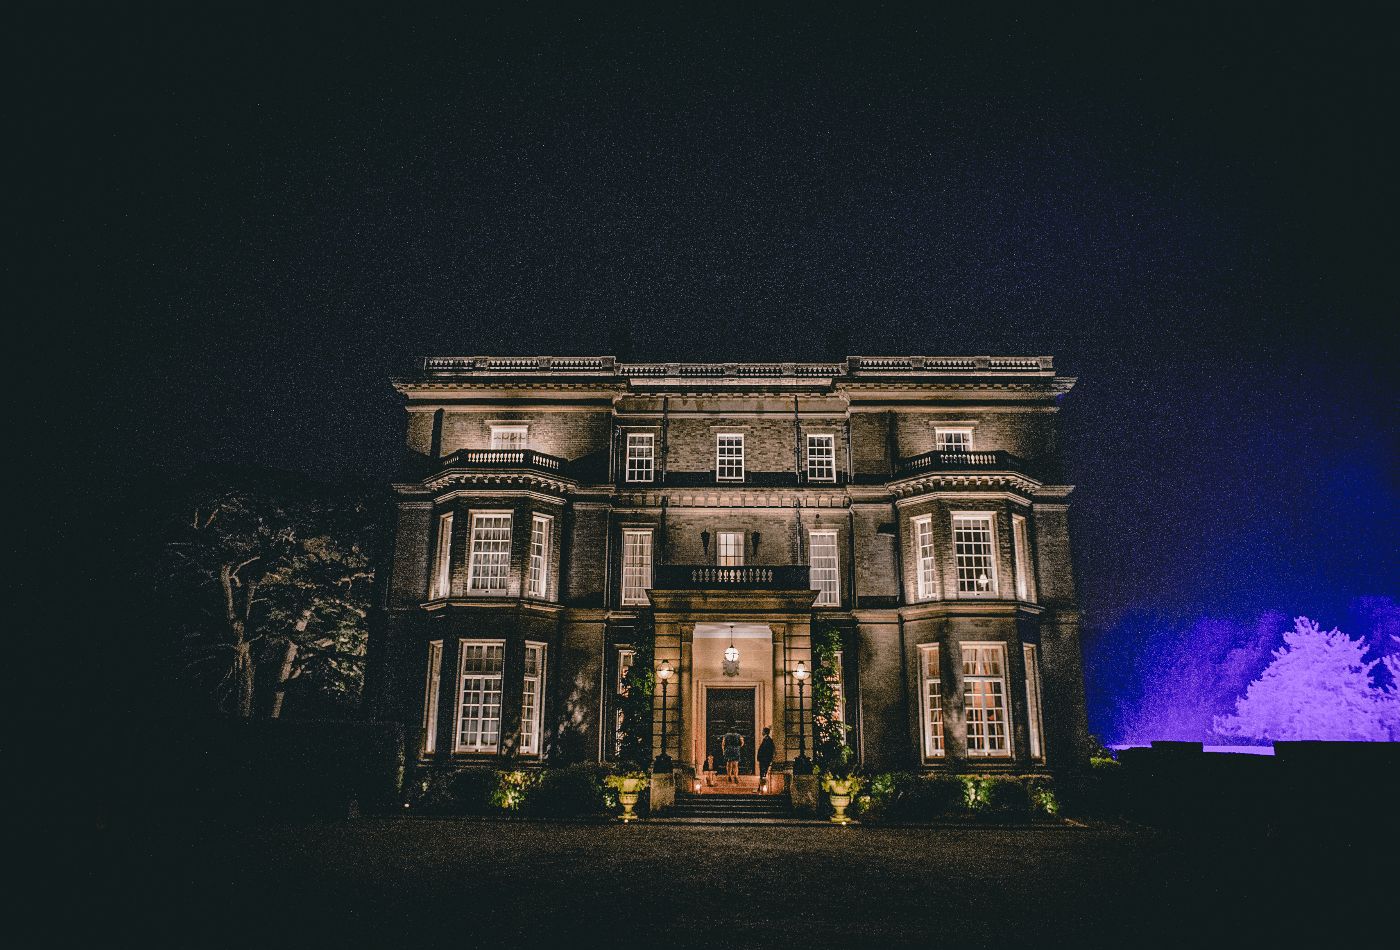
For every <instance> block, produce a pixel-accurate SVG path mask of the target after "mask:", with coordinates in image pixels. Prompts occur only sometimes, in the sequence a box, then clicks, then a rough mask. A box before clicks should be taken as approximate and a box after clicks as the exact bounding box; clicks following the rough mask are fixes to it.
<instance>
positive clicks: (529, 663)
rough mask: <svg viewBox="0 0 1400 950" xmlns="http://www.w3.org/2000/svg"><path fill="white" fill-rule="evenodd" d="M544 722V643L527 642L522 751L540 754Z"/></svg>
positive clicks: (522, 711) (521, 714) (521, 727)
mask: <svg viewBox="0 0 1400 950" xmlns="http://www.w3.org/2000/svg"><path fill="white" fill-rule="evenodd" d="M543 724H544V644H543V643H528V642H527V643H526V644H525V684H524V691H523V692H522V693H521V700H520V751H521V752H522V753H523V754H525V755H539V754H540V736H541V733H542V732H543Z"/></svg>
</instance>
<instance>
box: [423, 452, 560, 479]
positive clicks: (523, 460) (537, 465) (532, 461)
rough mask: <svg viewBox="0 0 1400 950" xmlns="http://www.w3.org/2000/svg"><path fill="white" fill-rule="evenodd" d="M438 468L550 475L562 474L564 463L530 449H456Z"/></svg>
mask: <svg viewBox="0 0 1400 950" xmlns="http://www.w3.org/2000/svg"><path fill="white" fill-rule="evenodd" d="M439 467H440V468H443V469H447V468H488V469H496V468H533V469H536V470H538V471H542V472H549V473H551V474H555V475H558V474H563V473H564V470H565V462H564V460H563V459H561V458H558V457H557V456H554V455H545V454H544V453H543V452H535V451H533V450H531V449H458V450H457V451H456V452H453V453H452V454H451V455H448V456H445V457H444V458H443V459H442V462H441V463H440V466H439Z"/></svg>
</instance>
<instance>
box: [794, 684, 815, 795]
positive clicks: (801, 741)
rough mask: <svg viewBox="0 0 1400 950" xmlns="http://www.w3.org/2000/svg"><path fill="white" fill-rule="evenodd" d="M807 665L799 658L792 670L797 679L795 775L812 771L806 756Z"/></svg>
mask: <svg viewBox="0 0 1400 950" xmlns="http://www.w3.org/2000/svg"><path fill="white" fill-rule="evenodd" d="M808 675H809V674H808V673H807V665H806V664H805V663H803V662H802V661H801V660H798V661H797V669H795V670H793V671H792V676H793V679H795V680H797V758H796V759H794V760H793V763H792V771H793V774H795V775H810V774H811V773H812V760H811V759H809V758H807V703H806V699H807V696H806V692H807V676H808Z"/></svg>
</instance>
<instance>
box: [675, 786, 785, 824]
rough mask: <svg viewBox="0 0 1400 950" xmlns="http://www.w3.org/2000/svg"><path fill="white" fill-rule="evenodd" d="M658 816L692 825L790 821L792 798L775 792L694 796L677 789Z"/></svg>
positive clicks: (691, 793)
mask: <svg viewBox="0 0 1400 950" xmlns="http://www.w3.org/2000/svg"><path fill="white" fill-rule="evenodd" d="M659 817H661V818H665V819H669V820H672V821H686V822H694V823H695V824H728V825H749V824H753V825H767V824H776V823H787V822H790V821H792V820H793V815H792V800H791V799H790V798H789V797H788V795H787V794H786V793H780V794H777V795H736V794H732V793H726V794H719V795H703V794H702V795H696V794H694V793H693V792H679V793H677V795H676V803H675V805H673V806H672V807H670V808H668V809H667V810H666V811H665V812H664V813H662V814H661V815H660V816H659Z"/></svg>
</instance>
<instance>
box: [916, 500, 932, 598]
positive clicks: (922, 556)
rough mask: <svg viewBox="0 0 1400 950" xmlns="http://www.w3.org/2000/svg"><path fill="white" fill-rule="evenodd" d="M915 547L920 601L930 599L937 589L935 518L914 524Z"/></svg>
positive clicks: (924, 519) (922, 519)
mask: <svg viewBox="0 0 1400 950" xmlns="http://www.w3.org/2000/svg"><path fill="white" fill-rule="evenodd" d="M914 547H915V552H916V557H917V558H918V575H919V577H918V580H919V583H918V589H919V597H920V599H924V600H926V599H928V598H930V597H932V596H933V592H934V591H935V590H936V589H937V588H936V586H935V585H936V584H937V575H936V574H935V565H934V560H933V518H932V517H928V518H920V519H918V520H917V521H915V522H914Z"/></svg>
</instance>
